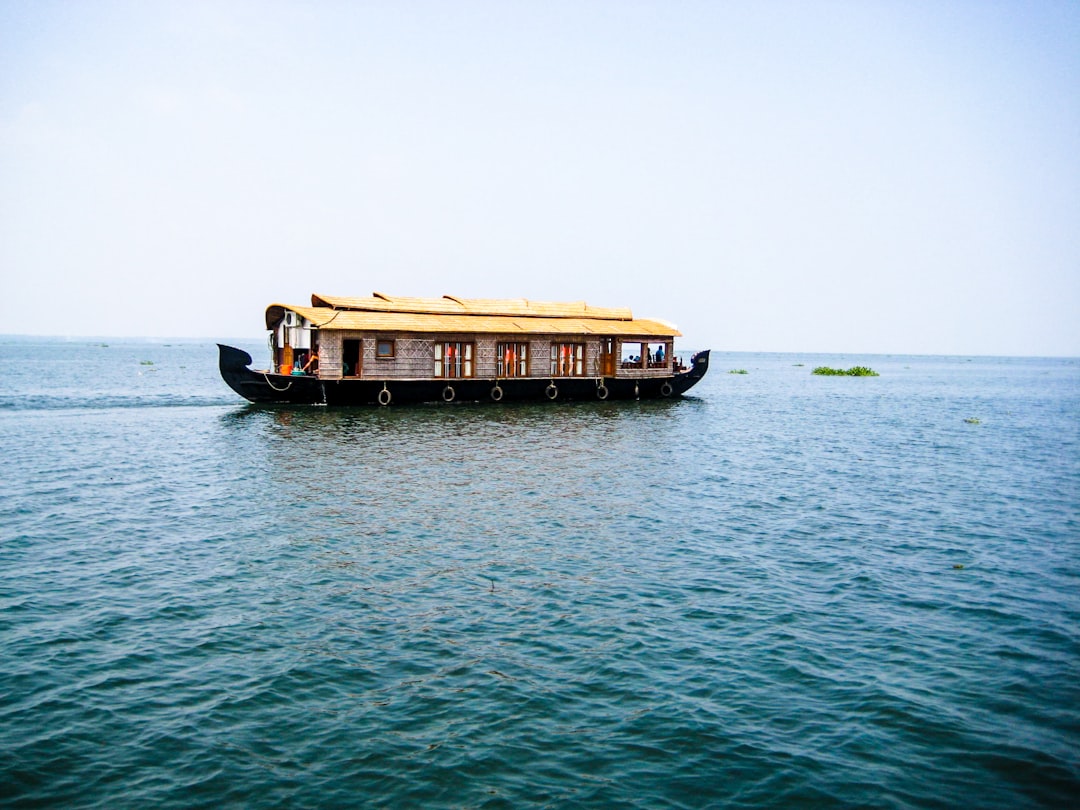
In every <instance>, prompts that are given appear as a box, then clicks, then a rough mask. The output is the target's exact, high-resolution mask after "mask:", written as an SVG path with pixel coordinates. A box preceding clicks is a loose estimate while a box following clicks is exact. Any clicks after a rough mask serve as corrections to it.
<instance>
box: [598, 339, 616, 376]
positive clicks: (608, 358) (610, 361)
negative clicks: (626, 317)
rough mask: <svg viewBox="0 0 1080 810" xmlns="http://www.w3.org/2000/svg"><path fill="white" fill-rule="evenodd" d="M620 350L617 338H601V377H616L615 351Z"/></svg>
mask: <svg viewBox="0 0 1080 810" xmlns="http://www.w3.org/2000/svg"><path fill="white" fill-rule="evenodd" d="M617 348H618V346H617V342H616V340H615V338H600V376H601V377H614V376H615V351H616V349H617Z"/></svg>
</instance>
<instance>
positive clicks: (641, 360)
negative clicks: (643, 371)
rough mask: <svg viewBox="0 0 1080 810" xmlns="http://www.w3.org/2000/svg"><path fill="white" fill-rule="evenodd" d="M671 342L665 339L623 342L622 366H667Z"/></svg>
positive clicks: (669, 359)
mask: <svg viewBox="0 0 1080 810" xmlns="http://www.w3.org/2000/svg"><path fill="white" fill-rule="evenodd" d="M671 348H672V347H671V344H670V343H668V342H667V341H654V342H651V343H650V342H642V343H623V344H622V361H621V365H622V367H623V368H667V366H668V363H669V362H670V361H671Z"/></svg>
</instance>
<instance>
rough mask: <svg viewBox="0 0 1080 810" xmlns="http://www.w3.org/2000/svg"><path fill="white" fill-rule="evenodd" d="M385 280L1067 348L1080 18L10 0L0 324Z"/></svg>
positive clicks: (978, 344)
mask: <svg viewBox="0 0 1080 810" xmlns="http://www.w3.org/2000/svg"><path fill="white" fill-rule="evenodd" d="M375 290H378V291H380V292H386V293H390V294H399V295H420V296H439V295H443V294H446V293H449V294H454V295H461V296H469V297H485V298H486V297H526V298H533V299H538V300H582V299H584V300H587V301H589V302H590V303H594V304H597V305H600V306H629V307H632V308H633V310H634V312H635V314H637V315H640V316H646V317H660V318H664V319H666V320H669V321H673V322H675V323H676V324H678V325H679V327H680V328H681V329H682V331H683V333H684V335H685V337H684V338H683V339H682V341H681V345H683V346H685V347H704V346H711V347H712V348H714V349H718V350H760V351H805V352H815V351H820V352H854V353H858V352H865V353H871V352H896V353H934V354H953V353H962V354H1064V355H1080V3H1077V2H1037V1H1033V0H1026V1H1025V2H990V0H984V1H980V2H970V3H969V2H947V1H945V0H932V1H931V2H925V3H923V2H914V1H912V0H907V1H904V2H876V3H875V2H863V1H862V0H860V1H858V2H856V1H855V0H852V2H720V0H716V1H715V2H690V1H682V0H656V1H655V2H653V1H652V0H646V1H642V2H635V1H634V0H627V1H626V2H615V1H614V0H611V1H610V2H602V1H600V0H573V1H572V2H559V0H536V2H525V1H524V0H500V1H499V2H470V1H466V0H463V1H462V2H455V1H454V0H437V1H435V2H408V1H407V0H394V1H393V2H390V1H389V0H388V1H387V2H331V1H330V0H325V1H324V2H319V1H317V0H315V1H311V2H228V1H227V0H212V2H205V3H203V2H189V1H188V0H185V1H184V2H142V1H140V2H134V1H133V2H99V1H97V0H81V1H75V0H72V1H71V2H48V1H47V0H0V332H2V333H6V334H12V333H14V334H71V335H116V336H124V335H157V336H207V337H222V338H224V337H237V336H254V337H259V336H261V335H262V334H263V331H262V320H263V310H264V308H265V306H266V305H267V304H269V303H272V302H284V303H307V302H308V301H309V299H310V295H311V293H313V292H318V293H320V294H325V295H368V294H370V293H371V292H372V291H375Z"/></svg>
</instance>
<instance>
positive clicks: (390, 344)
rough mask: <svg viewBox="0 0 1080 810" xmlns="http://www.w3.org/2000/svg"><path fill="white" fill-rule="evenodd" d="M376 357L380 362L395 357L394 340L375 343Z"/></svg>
mask: <svg viewBox="0 0 1080 810" xmlns="http://www.w3.org/2000/svg"><path fill="white" fill-rule="evenodd" d="M375 356H376V357H377V358H379V359H380V360H388V359H390V358H392V357H393V356H394V341H392V340H377V341H375Z"/></svg>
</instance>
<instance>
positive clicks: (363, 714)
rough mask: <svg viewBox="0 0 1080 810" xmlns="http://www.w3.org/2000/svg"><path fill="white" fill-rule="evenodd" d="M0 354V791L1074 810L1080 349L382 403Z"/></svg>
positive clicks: (14, 345)
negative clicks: (638, 386)
mask: <svg viewBox="0 0 1080 810" xmlns="http://www.w3.org/2000/svg"><path fill="white" fill-rule="evenodd" d="M245 348H247V349H248V350H249V351H251V353H252V354H253V356H255V357H256V358H258V359H262V358H263V356H264V355H265V354H266V349H265V348H264V347H262V346H260V345H259V344H255V345H252V346H245ZM0 363H3V367H4V368H6V369H10V371H9V372H8V373H7V374H5V376H4V377H3V378H2V379H3V382H2V383H0V449H2V451H3V458H4V459H5V461H6V475H4V476H3V478H2V481H0V495H2V498H0V526H2V527H3V528H2V535H0V804H3V805H5V806H12V807H41V806H64V807H100V808H115V807H175V808H180V807H184V808H187V807H207V808H209V807H223V806H235V807H255V808H262V807H347V806H355V807H360V806H364V807H394V808H399V807H434V808H442V807H445V808H459V807H464V808H501V807H515V808H516V807H598V808H599V807H637V808H702V807H760V806H768V807H808V806H809V807H856V806H860V807H864V806H871V807H891V808H923V807H955V806H957V805H959V804H970V805H972V806H976V807H1001V808H1012V807H1067V806H1075V803H1076V800H1077V797H1078V796H1080V361H1077V360H1071V359H1009V358H943V357H898V356H891V357H867V356H850V357H843V356H796V355H747V354H741V355H728V354H723V353H717V352H714V354H713V368H712V371H711V372H710V375H709V377H707V378H706V380H705V381H704V382H703V383H702V384H701V385H700V386H698V387H697V388H695V389H694V390H693V391H692V392H691V393H692V394H693V395H694V396H693V397H687V398H685V399H683V400H680V401H661V402H649V403H621V404H620V403H600V402H597V403H590V404H579V405H567V404H546V403H545V404H544V405H536V406H514V407H507V406H494V405H487V406H466V405H452V406H440V407H434V406H432V407H418V408H411V409H399V408H388V409H372V410H327V409H310V410H284V409H260V408H255V407H251V406H247V405H244V404H243V403H242V402H240V401H239V400H238V399H237V398H236V397H235V396H234V395H233V394H232V392H231V391H229V390H228V389H227V388H226V387H225V386H224V384H223V383H222V382H221V381H220V379H219V378H218V376H217V371H216V349H215V347H214V346H213V345H212V344H210V343H194V342H173V343H168V342H150V341H144V342H135V341H117V340H108V339H105V340H95V341H62V340H55V339H38V340H31V339H13V338H5V339H0ZM856 364H861V365H869V366H872V367H873V368H875V369H876V370H877V371H879V372H880V373H881V376H880V377H877V378H822V377H814V376H812V375H811V374H810V369H811V368H812V367H814V366H816V365H832V366H843V367H848V366H851V365H856ZM729 369H745V370H747V372H748V373H747V374H745V375H742V374H739V375H735V374H727V373H725V372H726V371H728V370H729ZM965 420H971V421H965Z"/></svg>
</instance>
